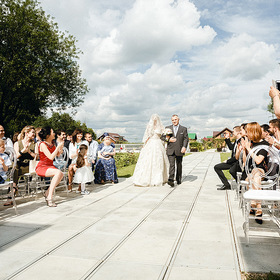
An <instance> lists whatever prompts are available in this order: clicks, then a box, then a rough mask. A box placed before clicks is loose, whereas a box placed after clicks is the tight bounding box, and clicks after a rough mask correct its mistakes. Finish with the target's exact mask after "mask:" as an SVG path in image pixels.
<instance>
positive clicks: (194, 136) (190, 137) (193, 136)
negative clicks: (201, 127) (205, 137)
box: [188, 133, 197, 140]
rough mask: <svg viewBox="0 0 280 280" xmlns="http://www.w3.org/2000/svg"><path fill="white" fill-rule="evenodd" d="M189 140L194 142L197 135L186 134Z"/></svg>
mask: <svg viewBox="0 0 280 280" xmlns="http://www.w3.org/2000/svg"><path fill="white" fill-rule="evenodd" d="M188 136H189V139H191V140H196V139H197V135H196V133H188Z"/></svg>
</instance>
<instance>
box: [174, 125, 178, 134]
mask: <svg viewBox="0 0 280 280" xmlns="http://www.w3.org/2000/svg"><path fill="white" fill-rule="evenodd" d="M177 131H178V126H174V133H175V136H176V135H177Z"/></svg>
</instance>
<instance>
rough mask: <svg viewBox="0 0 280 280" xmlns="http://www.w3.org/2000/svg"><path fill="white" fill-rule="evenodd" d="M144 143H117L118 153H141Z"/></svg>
mask: <svg viewBox="0 0 280 280" xmlns="http://www.w3.org/2000/svg"><path fill="white" fill-rule="evenodd" d="M142 147H143V144H115V148H116V153H140V151H141V149H142Z"/></svg>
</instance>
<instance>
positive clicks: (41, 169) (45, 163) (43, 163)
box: [35, 142, 57, 177]
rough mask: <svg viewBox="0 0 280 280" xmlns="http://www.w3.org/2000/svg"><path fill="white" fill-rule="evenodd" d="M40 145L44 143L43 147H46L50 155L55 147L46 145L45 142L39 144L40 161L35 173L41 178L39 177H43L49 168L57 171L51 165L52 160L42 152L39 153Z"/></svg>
mask: <svg viewBox="0 0 280 280" xmlns="http://www.w3.org/2000/svg"><path fill="white" fill-rule="evenodd" d="M42 143H45V145H46V146H47V148H48V150H49V151H50V153H51V154H52V153H53V152H54V151H55V149H56V147H55V145H51V146H50V145H49V144H48V143H46V142H41V143H40V144H39V157H40V160H39V162H38V164H37V166H36V169H35V171H36V173H37V175H39V176H41V177H45V174H46V171H47V170H48V169H49V168H55V169H57V168H56V167H55V166H54V165H53V160H51V159H49V158H48V157H47V156H46V155H45V154H44V153H43V152H41V151H40V145H41V144H42Z"/></svg>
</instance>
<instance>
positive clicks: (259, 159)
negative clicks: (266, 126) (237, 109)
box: [237, 122, 269, 224]
mask: <svg viewBox="0 0 280 280" xmlns="http://www.w3.org/2000/svg"><path fill="white" fill-rule="evenodd" d="M246 132H247V137H245V139H242V140H241V145H239V146H238V148H237V154H238V153H240V151H241V149H243V162H244V164H245V162H246V157H247V155H248V154H249V153H250V151H251V150H252V149H253V148H254V147H257V146H260V145H266V146H268V145H269V144H268V143H267V142H266V141H264V140H263V139H262V129H261V126H260V125H259V124H258V123H257V122H251V123H248V124H247V126H246ZM252 157H253V158H254V161H255V164H256V167H254V165H253V161H252ZM252 157H251V159H250V161H249V166H248V168H249V172H250V180H251V182H252V188H253V189H256V190H260V189H261V180H262V175H264V174H265V172H266V171H267V170H266V169H267V165H268V156H267V151H266V150H265V149H260V150H259V151H258V152H257V153H256V154H255V155H254V154H253V155H252ZM244 179H246V181H249V178H248V177H247V174H246V171H245V170H244V171H243V173H242V180H244ZM251 208H253V209H252V210H251V212H250V213H251V214H255V221H256V222H257V223H258V224H262V210H261V202H260V201H252V202H251ZM254 208H255V209H256V210H254Z"/></svg>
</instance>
